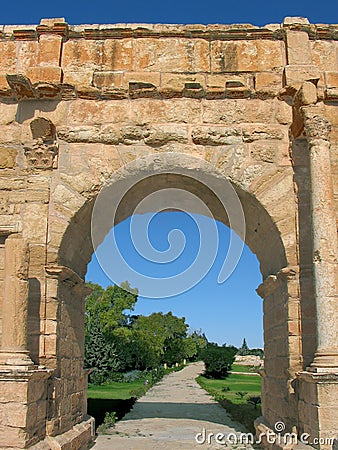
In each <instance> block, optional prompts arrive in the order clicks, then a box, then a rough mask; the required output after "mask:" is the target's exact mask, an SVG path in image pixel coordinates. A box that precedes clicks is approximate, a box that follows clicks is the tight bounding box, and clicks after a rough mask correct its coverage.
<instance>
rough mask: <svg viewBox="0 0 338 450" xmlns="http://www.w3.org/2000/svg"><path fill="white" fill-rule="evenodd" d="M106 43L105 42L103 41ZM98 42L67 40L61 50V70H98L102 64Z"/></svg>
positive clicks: (99, 43) (100, 46) (100, 45)
mask: <svg viewBox="0 0 338 450" xmlns="http://www.w3.org/2000/svg"><path fill="white" fill-rule="evenodd" d="M105 42H107V41H105ZM101 53H102V44H101V42H100V41H95V40H93V41H90V40H84V39H79V40H78V39H77V40H71V39H70V40H68V41H67V42H65V43H64V44H63V48H62V60H61V67H62V69H67V70H68V71H73V72H75V71H80V72H81V71H83V70H84V71H87V70H89V69H91V70H100V68H101V63H102V56H101Z"/></svg>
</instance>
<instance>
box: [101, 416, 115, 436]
mask: <svg viewBox="0 0 338 450" xmlns="http://www.w3.org/2000/svg"><path fill="white" fill-rule="evenodd" d="M116 419H117V417H116V412H115V411H112V412H106V414H105V416H104V421H103V423H102V424H101V425H100V426H99V427H98V428H97V432H98V433H101V434H109V433H108V430H109V429H110V428H114V427H115V422H116Z"/></svg>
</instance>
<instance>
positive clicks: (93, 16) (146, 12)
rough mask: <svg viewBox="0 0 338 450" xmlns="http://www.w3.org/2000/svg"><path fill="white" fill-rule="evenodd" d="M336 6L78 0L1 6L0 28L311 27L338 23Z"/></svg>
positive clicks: (326, 1)
mask: <svg viewBox="0 0 338 450" xmlns="http://www.w3.org/2000/svg"><path fill="white" fill-rule="evenodd" d="M337 10H338V3H337V2H336V1H334V0H321V1H320V2H318V1H314V0H307V1H306V0H297V1H294V0H283V1H266V0H256V1H252V0H250V1H249V0H242V1H240V2H239V1H237V0H204V1H200V0H195V1H193V0H188V1H187V0H170V1H167V2H164V1H158V0H150V1H149V0H144V1H140V0H129V1H121V0H103V1H102V0H101V1H100V0H99V1H96V2H89V1H79V0H72V1H66V0H58V1H45V0H44V1H31V2H29V1H27V0H17V1H15V2H2V4H1V17H0V23H1V24H36V23H39V22H40V19H41V18H42V17H44V18H47V17H65V18H66V20H67V22H68V23H70V24H82V23H117V22H119V23H130V22H138V23H140V22H145V23H147V22H148V23H203V24H207V23H252V24H254V25H264V24H267V23H280V22H281V21H282V20H283V17H285V16H303V17H308V19H309V20H310V21H311V22H313V23H337V12H338V11H337Z"/></svg>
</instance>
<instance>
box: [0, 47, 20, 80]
mask: <svg viewBox="0 0 338 450" xmlns="http://www.w3.org/2000/svg"><path fill="white" fill-rule="evenodd" d="M0 54H1V61H0V73H15V72H16V62H17V54H16V43H15V42H11V41H2V40H1V41H0Z"/></svg>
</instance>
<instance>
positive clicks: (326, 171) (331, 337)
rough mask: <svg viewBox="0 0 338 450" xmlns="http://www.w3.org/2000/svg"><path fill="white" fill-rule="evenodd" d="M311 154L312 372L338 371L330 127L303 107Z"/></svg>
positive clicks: (316, 112) (318, 113)
mask: <svg viewBox="0 0 338 450" xmlns="http://www.w3.org/2000/svg"><path fill="white" fill-rule="evenodd" d="M302 113H303V117H304V125H305V131H306V136H307V140H308V145H309V152H310V177H311V212H312V242H313V269H314V284H315V301H316V313H317V350H316V353H315V358H314V361H313V362H312V364H311V370H313V371H318V372H321V371H322V372H323V371H324V372H335V371H337V370H338V349H337V342H338V341H337V332H338V323H337V322H338V321H337V294H336V277H337V251H338V250H337V229H336V217H335V207H334V196H333V186H332V176H331V161H330V124H329V122H328V121H327V120H326V118H325V117H324V115H322V114H321V110H320V109H319V107H318V106H317V107H316V106H308V107H303V108H302Z"/></svg>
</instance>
